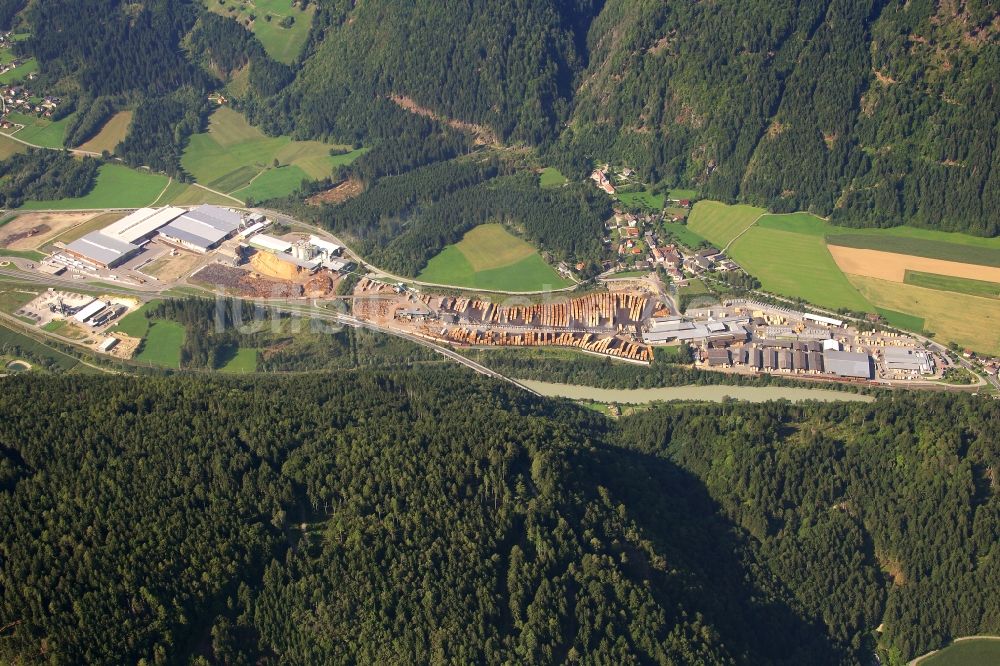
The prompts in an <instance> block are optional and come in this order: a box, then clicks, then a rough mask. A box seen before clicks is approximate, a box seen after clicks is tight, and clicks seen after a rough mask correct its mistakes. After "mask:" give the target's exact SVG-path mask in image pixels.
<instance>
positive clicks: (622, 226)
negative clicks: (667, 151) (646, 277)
mask: <svg viewBox="0 0 1000 666" xmlns="http://www.w3.org/2000/svg"><path fill="white" fill-rule="evenodd" d="M688 205H690V202H688ZM661 219H663V218H662V215H659V214H654V213H650V214H646V215H635V214H631V213H622V212H618V213H615V216H614V217H613V218H612V219H610V220H608V222H607V223H606V225H605V228H606V229H607V231H608V232H609V236H608V237H607V238H605V239H604V241H605V243H606V244H612V243H615V242H617V244H618V245H617V253H618V257H619V262H618V268H626V267H631V268H634V269H638V270H646V269H654V268H658V267H662V268H663V269H664V270H666V272H667V274H668V275H669V276H670V278H671V279H672V280H673V281H674V282H676V283H679V284H681V285H683V284H684V280H685V278H686V276H685V273H686V274H687V275H688V276H696V275H698V274H700V273H702V272H704V271H708V270H721V271H731V270H736V269H738V268H739V266H738V265H737V264H735V263H734V262H733V261H732V260H730V259H729V258H727V257H726V255H725V254H723V253H722V252H720V251H719V250H718V249H716V248H714V247H709V248H702V249H698V250H695V251H688V252H687V253H686V254H685V252H684V251H682V250H681V248H680V247H679V246H678V245H676V244H674V243H664V242H662V241H661V239H660V238H659V235H658V234H657V232H656V231H655V223H656V222H658V221H659V220H661ZM616 236H617V240H615V237H616ZM608 268H613V266H608Z"/></svg>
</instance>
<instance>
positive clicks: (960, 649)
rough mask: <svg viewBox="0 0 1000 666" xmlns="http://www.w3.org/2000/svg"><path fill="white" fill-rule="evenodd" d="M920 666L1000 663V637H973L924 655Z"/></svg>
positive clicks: (918, 661) (981, 665)
mask: <svg viewBox="0 0 1000 666" xmlns="http://www.w3.org/2000/svg"><path fill="white" fill-rule="evenodd" d="M916 663H918V664H919V666H988V665H989V664H1000V639H997V638H972V639H968V640H963V641H957V642H955V643H952V644H951V645H949V646H948V647H946V648H944V649H942V650H939V651H937V652H935V653H934V654H932V655H930V656H927V657H923V658H921V659H919V660H917V662H916Z"/></svg>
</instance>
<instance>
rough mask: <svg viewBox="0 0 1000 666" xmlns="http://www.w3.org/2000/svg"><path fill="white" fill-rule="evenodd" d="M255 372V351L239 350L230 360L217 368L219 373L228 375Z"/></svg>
mask: <svg viewBox="0 0 1000 666" xmlns="http://www.w3.org/2000/svg"><path fill="white" fill-rule="evenodd" d="M256 371H257V350H256V349H254V348H249V349H244V348H242V347H241V348H240V349H238V350H237V351H236V353H235V354H234V355H233V357H232V358H230V359H228V360H227V361H226V363H225V364H224V365H223V366H222V367H221V368H219V372H225V373H228V374H247V373H251V372H256Z"/></svg>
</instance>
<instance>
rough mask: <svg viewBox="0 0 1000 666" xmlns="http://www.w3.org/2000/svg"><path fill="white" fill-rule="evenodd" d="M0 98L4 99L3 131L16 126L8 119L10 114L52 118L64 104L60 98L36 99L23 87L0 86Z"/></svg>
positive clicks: (1, 121)
mask: <svg viewBox="0 0 1000 666" xmlns="http://www.w3.org/2000/svg"><path fill="white" fill-rule="evenodd" d="M0 97H3V115H2V116H0V127H2V128H3V129H9V128H11V127H14V125H15V124H16V123H13V122H11V121H10V120H9V119H8V118H7V114H8V113H12V112H16V113H22V114H25V115H29V114H34V115H36V116H39V117H43V118H51V117H52V113H53V112H54V111H55V110H56V109H57V108H59V105H60V104H62V99H60V98H59V97H52V96H48V95H47V96H45V97H41V98H39V97H35V96H34V95H33V94H32V92H31V90H29V89H28V88H27V87H26V86H22V85H6V86H0Z"/></svg>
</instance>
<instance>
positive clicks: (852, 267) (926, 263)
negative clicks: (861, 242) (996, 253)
mask: <svg viewBox="0 0 1000 666" xmlns="http://www.w3.org/2000/svg"><path fill="white" fill-rule="evenodd" d="M955 247H960V246H955ZM829 248H830V253H831V254H832V255H833V259H834V261H836V262H837V265H838V266H840V270H842V271H844V272H845V273H848V274H853V275H864V276H867V277H874V278H879V279H881V280H892V281H893V282H902V281H903V278H904V277H905V275H906V272H907V271H919V272H921V273H933V274H934V275H946V276H951V277H957V278H965V279H967V280H982V281H985V282H998V283H1000V267H994V266H984V265H982V264H969V263H961V262H957V261H944V260H942V259H929V258H927V257H918V256H914V255H912V254H898V253H895V252H883V251H881V250H866V249H861V248H854V247H845V246H843V245H829ZM970 249H974V250H975V251H977V252H989V251H990V250H986V249H984V248H970Z"/></svg>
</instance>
